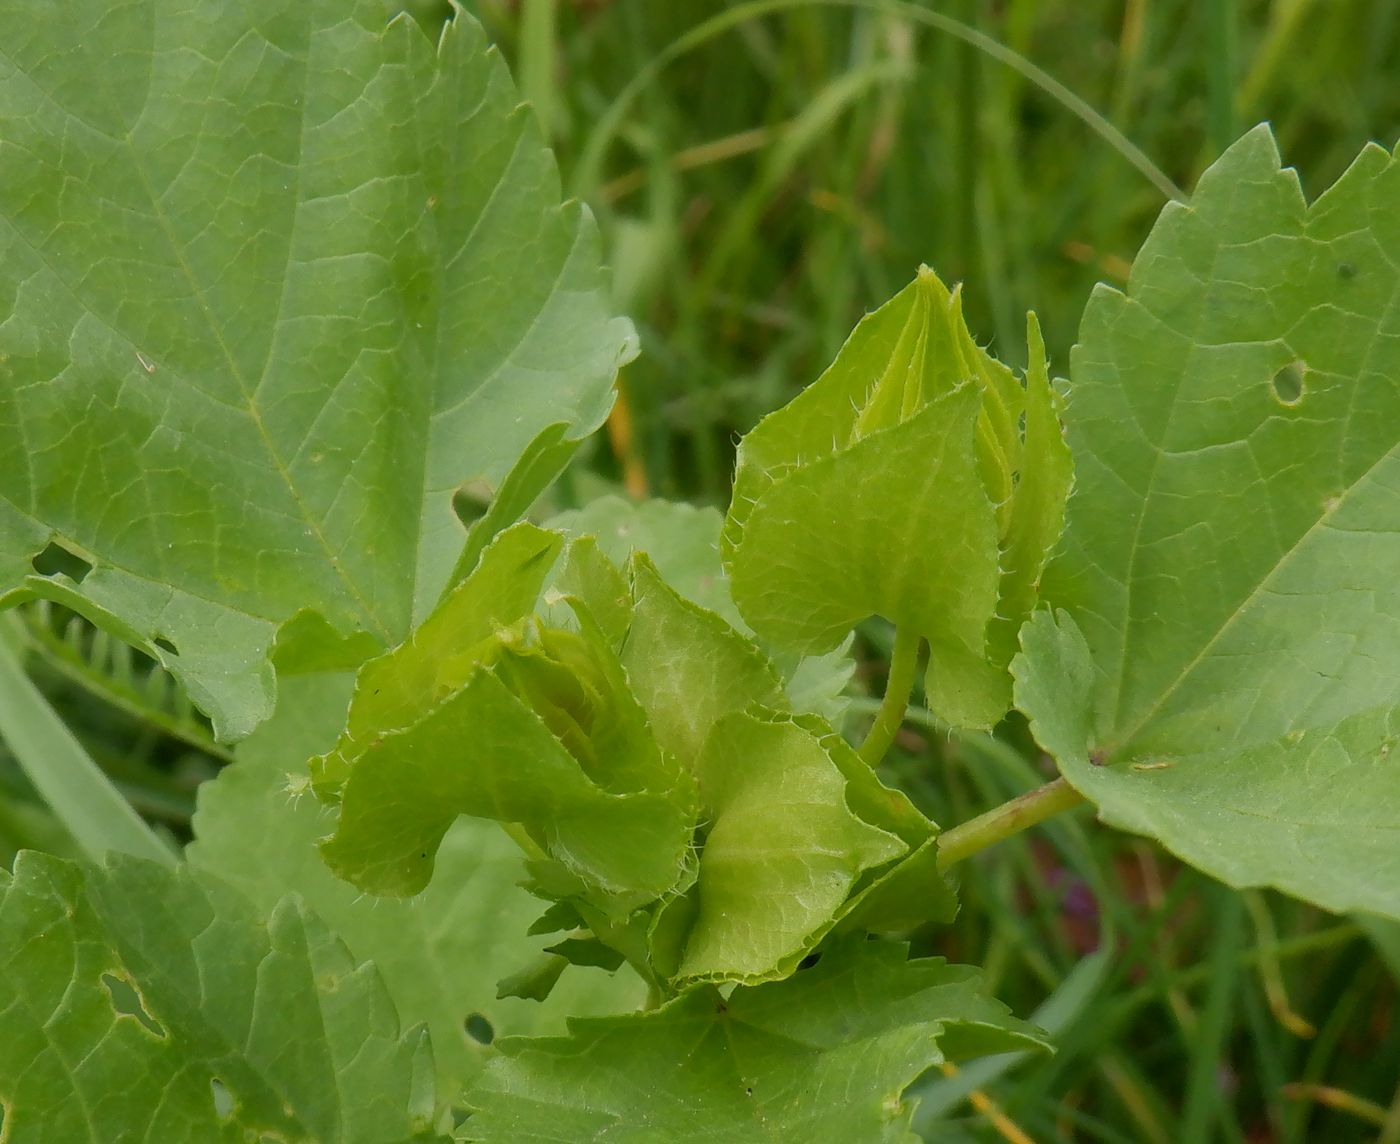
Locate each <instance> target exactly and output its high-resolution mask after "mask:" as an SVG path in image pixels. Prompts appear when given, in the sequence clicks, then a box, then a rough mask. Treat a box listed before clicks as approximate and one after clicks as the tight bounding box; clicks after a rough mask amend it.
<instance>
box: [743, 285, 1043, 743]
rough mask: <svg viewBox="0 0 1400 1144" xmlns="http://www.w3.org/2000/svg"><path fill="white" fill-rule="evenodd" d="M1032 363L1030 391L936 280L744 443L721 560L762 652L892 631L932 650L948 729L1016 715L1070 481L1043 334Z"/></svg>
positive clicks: (878, 321)
mask: <svg viewBox="0 0 1400 1144" xmlns="http://www.w3.org/2000/svg"><path fill="white" fill-rule="evenodd" d="M1031 349H1032V368H1031V371H1030V374H1029V378H1028V389H1023V388H1022V386H1021V384H1020V383H1019V382H1017V380H1016V379H1015V377H1014V376H1013V375H1012V374H1011V372H1010V370H1008V369H1007V368H1006V367H1005V366H1003V365H1002V364H1000V363H999V362H997V361H995V360H994V359H993V358H991V357H990V356H989V355H988V354H986V353H985V352H984V351H983V350H981V349H979V348H978V347H977V345H976V344H975V343H974V342H973V341H972V338H971V335H970V334H969V333H968V330H967V327H966V325H965V324H964V322H963V319H962V310H961V303H960V301H959V297H958V295H957V293H956V292H952V293H950V292H949V291H948V290H947V289H946V288H945V287H944V286H943V284H942V283H941V282H939V281H938V279H937V277H936V276H935V275H934V274H933V272H932V271H931V270H928V269H927V268H926V267H925V268H922V269H921V270H920V271H919V275H918V277H917V278H916V279H915V281H914V282H913V284H911V285H910V286H909V287H907V288H906V289H905V290H903V291H901V292H900V293H899V294H898V295H896V297H895V298H894V299H893V300H891V301H890V302H889V303H887V304H886V305H885V306H883V307H881V308H880V309H879V310H877V311H876V312H875V313H874V314H871V315H869V316H868V317H867V318H865V319H864V320H863V321H862V322H861V323H860V325H858V326H857V327H856V330H855V332H854V333H853V334H852V335H851V338H850V340H849V341H847V343H846V344H845V346H843V347H842V349H841V352H840V354H839V355H838V356H837V358H836V361H835V362H833V363H832V365H831V367H830V368H829V369H828V370H827V371H826V372H825V373H824V374H822V376H821V377H820V378H818V379H817V381H816V382H815V383H814V384H813V385H812V386H810V387H809V388H808V389H807V390H806V391H804V392H803V393H802V394H800V395H799V396H798V397H797V398H795V399H794V400H793V401H792V402H790V403H789V404H788V405H787V406H786V407H784V408H783V409H780V410H779V411H777V412H776V413H773V414H771V415H769V416H768V417H766V418H764V420H763V421H761V422H760V423H759V425H758V426H757V427H756V428H755V429H754V430H753V431H752V432H751V433H749V434H748V436H746V437H745V438H744V440H743V441H742V442H741V444H740V446H739V459H738V471H737V473H736V475H735V479H734V494H733V500H732V502H731V504H730V508H729V515H728V517H727V519H726V521H725V527H724V532H723V550H724V560H725V564H726V566H727V568H728V569H729V573H730V577H731V580H732V584H733V591H734V600H735V602H736V603H737V604H738V606H739V610H740V611H741V612H742V613H743V615H744V618H745V619H746V620H747V621H748V622H749V623H750V624H751V625H752V626H753V629H754V630H755V631H756V632H757V633H758V634H759V635H760V636H762V637H763V638H765V639H769V640H772V641H774V642H775V643H778V644H780V645H783V646H787V647H791V648H793V649H795V650H797V651H800V652H803V653H812V652H823V651H828V650H830V649H831V648H832V647H834V646H835V645H836V644H837V643H838V642H839V641H840V640H842V639H843V638H845V636H846V634H847V633H848V632H849V631H850V630H851V628H852V627H853V626H854V625H855V624H857V623H858V622H860V621H861V620H863V619H865V618H866V617H867V616H870V615H872V614H873V615H881V616H884V617H885V618H886V619H888V620H890V621H892V622H893V623H894V624H895V625H896V626H897V627H900V628H902V629H905V630H907V631H908V632H910V634H912V635H916V636H919V637H922V638H923V639H925V640H927V641H928V645H929V667H928V674H927V682H926V690H927V692H928V695H929V700H930V703H931V705H932V706H933V707H934V708H935V709H936V710H937V711H938V713H939V714H940V715H942V716H943V717H944V718H946V719H947V720H948V721H949V722H951V723H953V724H954V725H958V726H973V727H985V726H990V725H991V724H993V723H995V722H996V721H997V720H998V719H999V718H1000V717H1001V716H1002V715H1003V714H1004V713H1005V711H1006V709H1007V706H1008V705H1009V703H1010V692H1011V683H1010V677H1009V675H1008V674H1007V667H1008V664H1009V662H1010V659H1011V655H1012V653H1013V652H1014V650H1015V632H1016V629H1017V628H1018V627H1019V626H1020V624H1021V622H1022V621H1023V620H1024V619H1025V617H1026V616H1027V615H1029V613H1030V610H1031V608H1032V606H1033V605H1034V602H1035V592H1036V587H1037V584H1038V581H1039V575H1040V571H1041V568H1042V567H1043V565H1044V563H1045V560H1046V559H1047V558H1048V556H1049V553H1050V549H1051V547H1052V546H1053V544H1054V542H1055V539H1056V538H1057V536H1058V534H1059V530H1060V525H1061V520H1062V510H1063V505H1064V500H1065V497H1066V495H1067V494H1068V490H1069V477H1070V472H1069V461H1068V455H1067V453H1066V451H1065V447H1064V443H1063V441H1062V440H1061V437H1060V430H1059V425H1058V422H1057V420H1056V412H1057V408H1056V405H1055V401H1056V399H1055V396H1054V393H1053V391H1052V389H1051V387H1050V384H1049V378H1048V375H1047V373H1046V369H1045V363H1044V353H1043V348H1042V347H1041V344H1040V339H1039V333H1038V330H1037V328H1036V327H1035V325H1034V323H1033V322H1032V324H1031ZM1023 422H1024V430H1023V429H1022V423H1023Z"/></svg>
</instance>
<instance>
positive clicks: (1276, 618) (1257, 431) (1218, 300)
mask: <svg viewBox="0 0 1400 1144" xmlns="http://www.w3.org/2000/svg"><path fill="white" fill-rule="evenodd" d="M1397 196H1400V164H1397V162H1396V161H1395V159H1394V158H1392V157H1391V156H1390V155H1387V154H1386V152H1384V151H1383V150H1381V149H1380V148H1377V147H1368V148H1367V149H1366V150H1365V151H1364V152H1362V154H1361V155H1360V157H1359V158H1358V159H1357V160H1356V162H1355V163H1354V164H1353V165H1352V167H1351V168H1350V170H1348V171H1347V172H1346V173H1345V174H1344V175H1343V176H1342V178H1341V179H1340V180H1339V181H1338V182H1337V184H1336V185H1335V186H1333V187H1332V188H1331V189H1330V190H1328V191H1327V192H1326V193H1325V194H1324V195H1322V196H1321V197H1320V198H1319V199H1318V200H1317V201H1316V202H1314V203H1312V204H1311V205H1309V204H1308V203H1307V202H1306V201H1305V199H1304V197H1303V194H1302V191H1301V189H1300V187H1299V184H1298V179H1297V176H1296V175H1295V173H1294V172H1293V171H1291V170H1283V169H1280V165H1279V157H1278V153H1277V151H1276V149H1275V146H1274V142H1273V138H1272V136H1271V135H1270V133H1269V131H1268V130H1267V128H1258V129H1256V130H1254V131H1252V132H1251V133H1250V134H1248V135H1246V136H1245V137H1244V138H1243V139H1242V140H1240V142H1238V143H1237V144H1235V146H1233V147H1232V148H1231V149H1230V150H1229V151H1228V152H1226V154H1225V155H1224V156H1223V157H1222V158H1221V159H1220V160H1219V161H1218V162H1217V163H1216V164H1215V165H1214V166H1212V167H1211V168H1210V170H1209V171H1207V172H1206V173H1205V175H1203V176H1202V178H1201V182H1200V186H1199V188H1198V189H1197V192H1196V194H1195V196H1194V197H1193V199H1192V200H1191V203H1190V204H1189V205H1180V204H1172V205H1169V206H1168V207H1167V208H1166V210H1165V211H1164V212H1163V214H1162V217H1161V218H1160V219H1159V220H1158V223H1157V225H1156V227H1155V228H1154V230H1153V232H1152V234H1151V236H1150V237H1149V239H1148V240H1147V242H1146V244H1145V245H1144V247H1143V249H1142V252H1141V253H1140V254H1139V255H1138V258H1137V261H1136V263H1135V265H1134V269H1133V273H1132V276H1131V278H1130V280H1129V283H1128V288H1127V292H1126V293H1119V292H1118V291H1116V290H1111V289H1108V288H1106V287H1101V288H1100V289H1099V290H1098V291H1097V292H1096V293H1095V295H1094V297H1093V299H1092V300H1091V302H1090V304H1089V307H1088V309H1087V311H1086V312H1085V315H1084V322H1083V326H1082V329H1081V332H1080V345H1079V346H1078V348H1077V349H1076V351H1075V354H1074V358H1073V363H1072V364H1073V370H1072V372H1073V392H1072V398H1071V402H1070V410H1069V412H1070V420H1069V436H1070V442H1071V445H1072V447H1073V449H1074V455H1075V465H1076V470H1077V474H1078V488H1077V491H1076V493H1075V495H1074V497H1073V498H1072V499H1071V501H1070V505H1069V514H1068V523H1067V527H1066V535H1065V541H1064V546H1063V550H1062V552H1061V553H1060V555H1059V556H1058V557H1057V559H1056V560H1055V561H1054V562H1053V563H1052V565H1051V567H1050V568H1049V570H1048V571H1047V573H1046V576H1045V581H1044V587H1043V593H1044V596H1045V598H1046V599H1047V600H1048V601H1049V602H1050V603H1051V604H1052V605H1054V607H1055V608H1056V609H1058V611H1057V612H1055V613H1053V614H1052V613H1050V612H1046V613H1042V614H1041V615H1040V616H1038V617H1037V618H1036V620H1035V622H1034V624H1033V625H1032V627H1030V628H1028V629H1026V630H1025V631H1024V632H1023V643H1024V653H1023V655H1022V656H1021V658H1020V660H1019V661H1018V664H1017V667H1016V673H1017V676H1018V685H1017V703H1018V706H1020V707H1021V708H1022V709H1023V710H1024V711H1025V712H1026V713H1027V714H1028V715H1029V716H1030V718H1031V720H1032V724H1033V726H1034V729H1035V732H1036V735H1037V737H1038V738H1039V740H1040V742H1041V744H1042V745H1043V746H1045V747H1046V748H1047V749H1049V750H1050V751H1051V752H1052V753H1053V754H1054V755H1055V756H1056V758H1057V759H1058V761H1059V764H1060V766H1061V768H1062V770H1063V771H1064V773H1065V775H1066V777H1068V779H1069V780H1070V782H1072V783H1073V784H1074V785H1075V786H1076V787H1078V788H1079V789H1080V790H1081V791H1083V792H1084V793H1085V794H1086V795H1088V796H1089V797H1090V798H1091V799H1092V800H1093V801H1095V802H1096V803H1097V804H1098V805H1099V808H1100V812H1101V814H1102V816H1103V817H1104V819H1105V820H1107V821H1109V822H1112V823H1114V824H1116V825H1119V826H1123V827H1126V828H1128V829H1132V830H1137V831H1140V832H1143V833H1146V834H1150V835H1154V836H1156V837H1158V838H1160V839H1161V840H1162V841H1163V842H1164V843H1166V845H1167V846H1169V847H1170V848H1171V849H1173V850H1175V851H1176V852H1177V853H1179V854H1180V855H1182V856H1183V857H1185V858H1186V859H1188V860H1189V861H1191V862H1193V863H1194V864H1196V865H1199V866H1201V867H1202V868H1203V869H1205V870H1207V871H1209V872H1211V873H1213V874H1215V875H1216V876H1218V877H1220V878H1223V879H1224V880H1226V881H1228V882H1230V883H1232V884H1234V885H1259V884H1267V885H1274V886H1278V887H1280V888H1282V889H1285V890H1288V891H1290V892H1292V893H1294V894H1297V895H1300V896H1303V897H1306V898H1310V899H1312V900H1314V901H1316V902H1319V903H1321V904H1323V905H1325V906H1328V907H1330V908H1333V909H1337V910H1347V909H1367V910H1372V911H1375V912H1379V913H1386V914H1390V915H1392V916H1395V915H1400V751H1397V750H1395V749H1394V747H1395V745H1396V741H1397V737H1400V577H1397V575H1396V572H1397V569H1400V316H1397V310H1396V307H1395V305H1394V300H1395V298H1396V296H1397V293H1400V215H1397V213H1396V210H1395V203H1396V201H1397Z"/></svg>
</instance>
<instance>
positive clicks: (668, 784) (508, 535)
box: [312, 523, 695, 915]
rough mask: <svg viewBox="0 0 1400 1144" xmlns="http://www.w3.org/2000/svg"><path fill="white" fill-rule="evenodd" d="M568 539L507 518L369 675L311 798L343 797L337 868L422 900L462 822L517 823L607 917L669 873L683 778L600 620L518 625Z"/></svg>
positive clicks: (358, 881)
mask: <svg viewBox="0 0 1400 1144" xmlns="http://www.w3.org/2000/svg"><path fill="white" fill-rule="evenodd" d="M561 543H562V540H561V537H559V535H558V534H556V533H548V532H543V531H541V530H540V529H538V528H536V527H534V526H533V525H531V524H527V523H521V524H517V525H515V526H514V527H512V528H510V529H507V530H506V531H505V532H503V533H501V534H500V535H499V536H498V537H496V539H495V540H494V541H493V542H492V543H491V544H490V545H489V546H488V547H487V548H486V550H485V551H484V552H483V553H482V556H481V560H480V562H479V563H478V564H477V566H476V568H475V569H474V570H473V571H472V574H471V575H470V576H469V577H468V578H467V579H466V580H464V581H462V582H461V583H460V584H458V585H457V586H456V587H455V588H454V589H453V590H452V591H451V592H450V593H449V594H448V596H447V597H446V598H445V599H444V600H443V602H442V604H441V605H440V606H439V607H438V609H437V610H436V611H435V612H434V613H433V614H432V615H431V616H430V617H429V618H428V619H427V620H426V621H425V622H424V623H423V625H422V627H421V628H419V629H418V631H417V632H415V633H414V635H413V637H412V638H411V639H410V640H409V641H408V642H406V643H404V644H401V645H400V646H399V647H397V648H395V649H394V650H392V651H390V652H388V653H386V654H385V655H384V656H381V657H380V658H379V659H376V660H371V661H370V662H368V663H367V664H365V666H364V667H363V668H362V669H361V671H360V675H359V678H358V681H357V684H356V689H355V696H354V699H353V700H352V702H351V706H350V713H349V721H348V726H347V728H346V731H345V733H344V734H343V735H342V736H341V738H340V740H339V741H338V742H337V743H336V745H335V747H334V748H333V749H332V750H331V751H329V752H327V753H326V754H325V755H322V756H320V757H319V758H317V759H313V760H312V777H313V784H314V786H315V789H316V791H317V794H318V795H320V796H321V797H322V798H323V799H325V800H326V801H331V802H338V803H339V804H340V817H339V820H338V822H337V825H336V830H335V833H334V834H333V835H332V836H331V837H330V838H329V839H327V840H326V841H325V842H324V843H323V844H322V847H321V850H322V854H323V855H324V856H325V858H326V861H327V862H328V863H329V864H330V866H331V868H332V869H333V870H334V871H335V872H336V873H337V874H338V875H340V876H341V877H343V878H346V879H348V880H349V881H351V882H353V883H354V884H355V885H357V886H359V887H360V888H361V889H364V890H368V891H369V892H371V893H375V894H392V895H404V894H414V893H417V892H418V891H419V890H421V889H422V888H423V887H424V886H426V885H427V884H428V880H429V878H430V877H431V875H432V869H433V855H434V852H435V851H436V850H437V848H438V845H439V843H440V842H441V840H442V837H443V835H444V834H445V833H446V831H447V829H448V827H449V826H451V825H452V823H453V822H454V821H455V819H456V818H457V817H458V816H459V815H470V816H474V817H480V818H491V819H495V820H497V821H499V822H505V823H516V824H519V825H520V826H521V828H522V830H523V831H524V835H523V837H522V841H526V840H528V844H529V845H531V846H533V847H534V848H535V854H536V856H537V857H540V858H543V857H545V856H548V858H550V859H552V860H553V861H555V862H556V863H558V864H560V867H561V871H562V874H563V876H564V877H565V878H566V879H571V880H575V881H578V882H579V885H580V887H581V888H580V891H579V892H585V893H588V894H590V895H591V896H592V900H593V901H594V902H595V904H596V905H598V906H599V907H600V908H603V909H605V910H606V911H607V912H608V913H609V914H616V913H618V912H620V913H622V914H624V915H625V914H626V913H628V912H630V911H631V910H633V909H636V908H637V907H638V906H640V905H642V904H644V903H645V902H648V901H651V900H653V899H654V898H656V897H657V896H658V895H660V894H661V893H663V892H664V891H665V890H667V889H669V888H670V887H671V886H672V885H673V884H674V883H675V882H676V880H677V878H678V877H679V875H680V871H681V869H682V867H683V865H684V861H685V857H686V855H687V853H688V850H689V846H690V838H691V832H692V830H693V827H694V814H695V806H694V803H695V798H694V782H693V780H692V779H691V778H690V775H689V773H688V772H687V771H685V770H683V769H682V768H681V766H680V763H679V762H678V761H677V760H676V759H674V758H673V757H672V756H670V755H668V754H666V753H664V752H663V751H662V750H661V748H660V747H659V746H658V744H657V742H656V740H655V738H654V736H653V735H652V732H651V731H650V729H649V727H648V726H647V723H646V718H645V716H644V714H643V712H642V710H641V708H640V707H639V706H638V705H637V701H636V700H635V699H634V698H633V697H632V695H631V694H630V693H629V691H628V689H627V686H626V680H625V678H624V675H623V669H622V666H621V664H620V663H619V662H618V661H617V658H616V654H615V652H614V651H613V649H612V647H611V644H610V643H609V641H608V639H607V638H606V637H605V636H604V635H603V634H602V633H601V632H600V631H598V630H597V628H596V625H589V624H587V623H586V624H585V626H584V631H583V632H582V633H581V634H580V633H578V632H568V631H561V630H555V629H549V628H544V627H540V628H538V630H537V631H534V632H533V635H532V634H531V633H530V632H527V631H526V630H525V628H526V627H527V626H528V625H527V624H526V622H525V618H526V617H528V615H529V613H530V612H531V610H532V609H533V607H534V606H535V603H536V597H537V596H538V593H539V590H540V586H541V585H542V584H543V583H544V581H545V578H546V577H547V575H548V573H549V571H550V569H551V568H552V566H553V565H554V563H555V558H556V556H557V553H558V550H559V546H560V544H561ZM586 617H587V613H586V612H584V613H583V614H582V615H581V616H580V620H584V619H586Z"/></svg>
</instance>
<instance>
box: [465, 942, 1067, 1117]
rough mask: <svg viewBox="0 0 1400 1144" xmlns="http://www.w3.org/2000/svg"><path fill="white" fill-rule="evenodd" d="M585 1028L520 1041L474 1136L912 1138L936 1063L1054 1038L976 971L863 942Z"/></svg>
mask: <svg viewBox="0 0 1400 1144" xmlns="http://www.w3.org/2000/svg"><path fill="white" fill-rule="evenodd" d="M571 1026H572V1028H571V1032H572V1036H570V1037H569V1038H568V1039H563V1038H557V1039H547V1040H541V1041H516V1042H513V1043H510V1044H507V1045H506V1046H504V1055H503V1056H502V1057H500V1058H498V1059H497V1060H496V1061H495V1062H493V1064H492V1065H491V1067H490V1068H489V1069H488V1070H487V1073H486V1076H485V1077H484V1078H483V1080H482V1081H481V1083H480V1084H479V1085H477V1087H476V1088H474V1089H473V1090H472V1092H471V1093H470V1094H469V1100H470V1102H471V1104H472V1107H473V1108H474V1109H476V1114H475V1115H474V1116H473V1117H472V1119H471V1120H470V1121H469V1122H468V1139H470V1140H477V1141H482V1142H483V1144H492V1142H494V1141H502V1142H505V1141H512V1142H513V1141H518V1140H537V1141H541V1142H542V1144H543V1142H551V1144H574V1142H575V1141H578V1140H588V1139H603V1138H606V1139H609V1140H618V1141H628V1142H631V1141H636V1142H638V1144H641V1142H642V1141H648V1140H687V1139H693V1138H694V1134H695V1132H696V1130H697V1128H699V1129H700V1130H701V1131H703V1132H704V1133H705V1136H706V1138H707V1139H710V1140H714V1141H716V1142H717V1144H731V1142H732V1144H749V1142H751V1141H759V1140H763V1141H768V1140H771V1141H775V1142H776V1141H789V1140H807V1139H813V1138H828V1139H833V1140H861V1141H866V1140H868V1141H871V1142H872V1144H874V1142H875V1141H912V1140H916V1139H917V1137H915V1136H913V1135H912V1134H911V1133H910V1131H909V1118H910V1114H911V1112H912V1107H911V1106H910V1105H908V1104H906V1103H904V1102H903V1101H901V1099H900V1094H901V1092H903V1090H904V1088H905V1087H906V1086H907V1085H908V1084H909V1082H910V1081H912V1080H913V1079H914V1078H915V1077H917V1076H918V1075H919V1074H920V1073H921V1072H923V1071H924V1070H925V1069H927V1068H929V1067H931V1066H933V1065H936V1064H938V1063H940V1062H942V1061H945V1060H959V1059H962V1058H963V1057H965V1056H969V1055H980V1054H983V1053H990V1052H1000V1051H1006V1050H1009V1049H1016V1048H1023V1047H1033V1046H1036V1045H1038V1044H1040V1043H1041V1042H1040V1038H1039V1036H1038V1034H1037V1031H1036V1030H1034V1029H1032V1028H1030V1027H1028V1026H1026V1025H1023V1024H1021V1023H1019V1022H1016V1021H1014V1020H1012V1019H1011V1018H1009V1017H1008V1015H1007V1014H1006V1011H1005V1010H1004V1009H1003V1008H1002V1007H1001V1006H1000V1005H997V1004H996V1003H995V1002H991V1001H988V1000H987V999H986V998H985V997H983V996H982V995H981V994H980V992H979V991H978V989H977V982H976V977H975V975H974V974H973V973H971V972H969V971H968V970H967V969H965V968H963V967H959V966H949V965H946V964H945V963H943V962H942V961H941V960H939V959H931V960H925V961H905V960H904V951H903V949H902V947H900V946H898V945H895V944H893V943H890V944H881V945H871V944H868V943H864V942H859V941H857V942H845V943H842V944H840V945H837V946H834V947H833V948H832V949H831V950H830V951H829V952H828V953H827V954H826V955H824V956H823V958H822V960H821V961H820V962H819V963H818V964H817V965H816V966H815V967H813V968H811V969H808V970H806V971H804V972H802V973H799V974H797V975H796V976H794V977H791V978H789V979H788V980H786V981H780V982H775V983H773V984H769V985H760V986H757V987H749V986H739V987H738V988H736V989H735V990H734V991H733V992H732V993H730V994H729V995H728V996H727V997H726V996H722V995H721V994H720V993H718V992H717V991H715V990H713V989H709V988H704V989H697V990H695V991H693V992H691V993H688V994H686V995H685V996H684V997H681V998H679V999H677V1000H675V1001H673V1002H671V1003H670V1004H669V1005H667V1006H665V1007H664V1008H662V1009H659V1010H657V1011H655V1012H651V1013H641V1014H634V1015H632V1016H628V1017H616V1018H608V1019H603V1020H591V1021H575V1022H571ZM682 1045H683V1046H685V1049H684V1053H683V1054H678V1053H677V1051H676V1049H677V1047H679V1046H682ZM697 1116H699V1117H701V1118H703V1124H700V1125H697V1123H696V1117H697Z"/></svg>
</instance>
